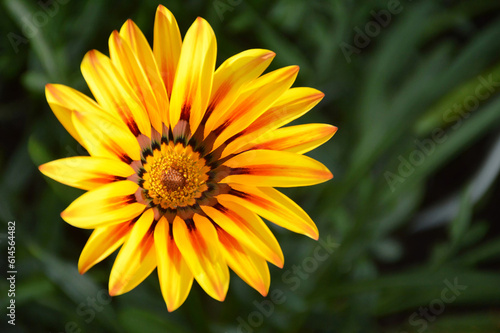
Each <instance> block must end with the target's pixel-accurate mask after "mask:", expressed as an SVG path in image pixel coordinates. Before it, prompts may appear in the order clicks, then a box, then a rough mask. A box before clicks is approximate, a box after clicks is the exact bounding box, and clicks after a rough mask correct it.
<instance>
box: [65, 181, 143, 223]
mask: <svg viewBox="0 0 500 333" xmlns="http://www.w3.org/2000/svg"><path fill="white" fill-rule="evenodd" d="M138 188H139V185H137V184H135V183H133V182H131V181H128V180H123V181H118V182H113V183H109V184H106V185H103V186H101V187H99V188H97V189H95V190H91V191H88V192H86V193H84V194H83V195H81V196H80V197H79V198H77V199H76V200H75V201H73V202H72V203H71V205H69V206H68V208H66V209H65V210H64V211H63V212H62V213H61V217H62V218H63V219H64V220H65V221H66V222H68V223H69V224H71V225H73V226H75V227H78V228H83V229H93V228H96V227H100V226H105V225H111V224H117V223H122V222H127V221H130V220H132V219H134V218H135V217H137V216H138V215H139V214H141V213H142V212H143V211H144V209H145V208H146V206H145V205H143V204H140V203H138V202H136V200H135V196H134V193H135V191H137V189H138Z"/></svg>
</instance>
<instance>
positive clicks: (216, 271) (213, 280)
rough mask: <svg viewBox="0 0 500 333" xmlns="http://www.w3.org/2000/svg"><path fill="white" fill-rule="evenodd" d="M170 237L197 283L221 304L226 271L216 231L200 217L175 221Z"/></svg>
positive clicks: (226, 283)
mask: <svg viewBox="0 0 500 333" xmlns="http://www.w3.org/2000/svg"><path fill="white" fill-rule="evenodd" d="M187 223H188V224H189V227H188V225H187ZM173 234H174V240H175V243H176V244H177V246H178V247H179V250H180V251H181V253H182V256H183V258H184V260H186V262H187V264H188V266H189V269H190V270H191V272H192V273H193V275H194V277H195V279H196V281H198V283H199V284H200V286H201V287H202V288H203V289H204V290H205V292H206V293H207V294H209V295H210V296H211V297H213V298H215V299H216V300H218V301H221V302H222V301H223V300H224V299H225V298H226V293H227V289H228V287H229V269H228V268H227V264H226V261H225V260H224V258H223V256H222V253H221V251H220V246H219V239H218V238H217V232H216V231H215V227H214V226H213V225H212V223H211V222H210V221H209V220H208V219H207V218H205V217H203V216H200V215H195V216H194V220H188V221H186V222H185V221H183V220H182V219H180V218H179V217H176V218H175V220H174V227H173Z"/></svg>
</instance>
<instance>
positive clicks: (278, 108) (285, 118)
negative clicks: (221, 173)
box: [223, 87, 325, 156]
mask: <svg viewBox="0 0 500 333" xmlns="http://www.w3.org/2000/svg"><path fill="white" fill-rule="evenodd" d="M324 96H325V94H323V93H322V92H321V91H319V90H316V89H313V88H305V87H299V88H291V89H288V90H287V91H286V92H285V93H283V95H281V96H280V98H279V99H278V100H277V101H276V103H274V104H273V106H272V107H270V108H269V109H267V110H266V112H264V113H263V114H262V115H261V116H259V118H257V119H256V120H255V121H254V122H253V123H252V124H250V125H249V126H247V127H246V128H244V129H243V130H242V131H241V133H240V134H239V136H238V137H237V138H236V139H234V140H233V141H231V142H230V143H229V144H228V145H227V147H226V148H225V149H224V152H223V156H226V155H229V154H233V153H237V152H241V151H244V150H246V148H247V146H248V145H249V143H250V142H252V141H253V140H255V139H256V138H258V137H259V136H261V135H263V134H264V133H269V132H273V131H274V130H275V129H277V128H279V127H281V126H283V125H286V124H288V123H289V122H291V121H293V120H295V119H297V118H299V117H301V116H302V115H304V114H305V113H307V112H308V111H309V110H310V109H312V108H313V107H314V106H315V105H316V104H318V103H319V102H320V101H321V99H323V97H324Z"/></svg>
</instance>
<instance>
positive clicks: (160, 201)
mask: <svg viewBox="0 0 500 333" xmlns="http://www.w3.org/2000/svg"><path fill="white" fill-rule="evenodd" d="M143 167H144V171H145V172H144V174H143V175H142V178H143V179H144V183H143V185H142V187H143V188H144V189H145V190H146V195H147V196H148V197H149V198H150V199H151V200H152V201H153V203H154V205H159V206H161V207H162V208H164V209H167V208H173V209H175V208H177V207H185V206H190V205H194V204H195V203H196V199H197V198H199V197H201V195H202V193H203V192H204V191H206V190H207V185H206V181H207V180H208V175H207V172H208V171H210V168H209V167H207V166H206V164H205V160H204V159H203V158H200V155H199V154H198V153H197V152H193V150H192V149H191V147H190V146H187V147H184V146H183V145H182V144H180V143H178V144H176V145H174V143H172V142H171V143H170V144H166V143H163V144H162V145H161V150H158V149H155V150H153V155H152V156H151V155H149V156H147V158H146V163H144V164H143Z"/></svg>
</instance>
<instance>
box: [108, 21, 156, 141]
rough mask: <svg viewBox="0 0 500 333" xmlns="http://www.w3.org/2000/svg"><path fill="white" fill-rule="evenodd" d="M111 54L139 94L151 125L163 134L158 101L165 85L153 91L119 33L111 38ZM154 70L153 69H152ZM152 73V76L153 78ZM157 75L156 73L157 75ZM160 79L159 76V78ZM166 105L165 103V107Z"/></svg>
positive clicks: (114, 32)
mask: <svg viewBox="0 0 500 333" xmlns="http://www.w3.org/2000/svg"><path fill="white" fill-rule="evenodd" d="M109 53H110V56H111V62H112V63H113V65H114V66H115V68H116V69H117V70H118V72H119V73H120V75H121V76H122V77H123V78H124V79H125V80H126V81H127V82H128V83H129V84H130V86H131V87H132V89H133V90H134V91H135V92H136V93H137V97H138V98H139V101H140V102H141V104H142V107H143V108H144V109H145V110H146V111H147V113H148V115H149V120H150V122H151V125H153V127H154V128H155V129H156V130H157V131H158V132H159V133H161V132H162V129H163V125H162V122H161V115H160V114H161V112H162V109H161V108H160V103H159V102H158V99H160V98H161V97H163V98H166V93H165V96H161V94H160V92H161V91H163V92H164V86H163V84H162V85H161V86H159V87H160V88H161V89H158V90H157V91H155V90H153V87H152V86H151V84H150V81H149V78H148V76H147V74H146V71H145V69H143V67H142V66H141V64H140V62H139V60H138V58H137V57H136V55H135V54H134V52H133V51H132V49H131V48H130V46H129V44H128V43H127V42H126V41H125V40H124V39H123V38H122V37H121V35H120V34H119V33H118V31H116V30H115V31H113V33H112V34H111V36H110V37H109ZM151 70H153V68H152V69H151ZM153 73H154V72H153V71H152V72H151V73H150V75H151V76H152V74H153ZM155 74H156V73H155ZM157 79H159V76H158V77H157ZM165 105H166V103H163V106H165Z"/></svg>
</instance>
